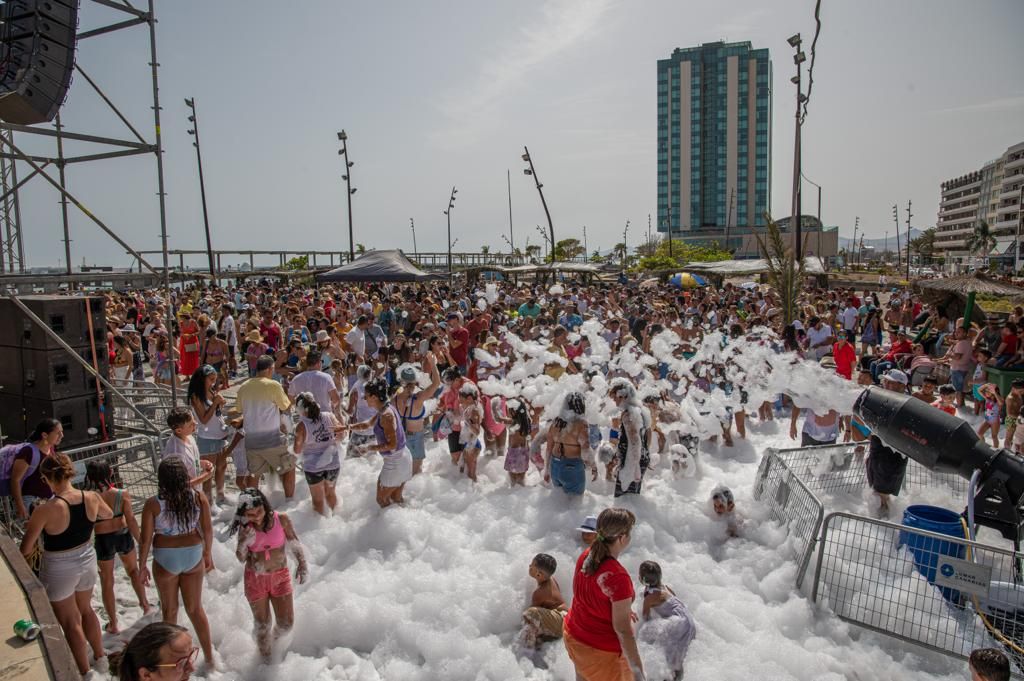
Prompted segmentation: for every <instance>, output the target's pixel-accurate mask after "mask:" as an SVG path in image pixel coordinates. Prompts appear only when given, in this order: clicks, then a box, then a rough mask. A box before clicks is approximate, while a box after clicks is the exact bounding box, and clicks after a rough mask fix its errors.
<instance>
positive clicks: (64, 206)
mask: <svg viewBox="0 0 1024 681" xmlns="http://www.w3.org/2000/svg"><path fill="white" fill-rule="evenodd" d="M54 123H55V126H56V128H57V171H58V175H57V176H58V178H59V179H60V186H61V187H62V188H63V189H65V190H66V189H67V187H68V184H67V177H66V176H65V174H64V167H65V166H66V165H67V162H66V161H65V160H64V136H63V135H61V134H60V131H61V129H62V128H63V127H64V126H63V125H61V122H60V114H59V113H58V114H57V118H56V120H55V121H54ZM60 216H61V221H62V222H63V224H64V260H66V261H67V267H66V268H65V272H67V274H68V275H69V276H70V275H71V233H70V227H69V222H68V197H67V195H66V194H63V193H62V194H61V195H60ZM68 288H69V289H73V288H74V284H72V283H71V282H68Z"/></svg>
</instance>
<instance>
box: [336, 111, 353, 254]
mask: <svg viewBox="0 0 1024 681" xmlns="http://www.w3.org/2000/svg"><path fill="white" fill-rule="evenodd" d="M338 139H339V140H340V141H341V149H339V150H338V155H339V156H341V157H342V158H344V159H345V174H344V175H342V176H341V178H342V179H343V180H345V198H346V199H347V200H348V261H349V262H352V261H353V260H355V259H356V242H355V238H354V237H353V235H352V195H353V194H355V193H356V190H355V188H354V187H353V186H352V166H354V165H355V163H354V162H352V161H350V160H348V135H347V134H346V133H345V131H344V130H342V131H341V132H339V133H338Z"/></svg>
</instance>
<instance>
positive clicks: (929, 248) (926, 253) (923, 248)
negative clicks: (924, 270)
mask: <svg viewBox="0 0 1024 681" xmlns="http://www.w3.org/2000/svg"><path fill="white" fill-rule="evenodd" d="M910 250H911V251H913V252H914V253H917V258H918V262H919V264H922V265H923V264H924V262H925V260H926V259H930V258H931V257H932V253H934V252H935V229H934V228H931V229H926V230H925V231H924V232H922V233H921V236H919V237H917V238H916V239H912V240H911V241H910Z"/></svg>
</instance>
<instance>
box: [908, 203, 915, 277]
mask: <svg viewBox="0 0 1024 681" xmlns="http://www.w3.org/2000/svg"><path fill="white" fill-rule="evenodd" d="M912 203H913V201H912V200H911V199H907V285H908V286H909V282H910V218H912V217H914V214H913V213H911V212H910V206H911V204H912Z"/></svg>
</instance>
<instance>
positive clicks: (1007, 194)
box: [935, 142, 1024, 269]
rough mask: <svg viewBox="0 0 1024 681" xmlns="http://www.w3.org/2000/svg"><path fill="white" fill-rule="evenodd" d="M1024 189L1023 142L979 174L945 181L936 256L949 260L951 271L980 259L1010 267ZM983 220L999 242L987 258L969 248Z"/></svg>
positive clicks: (1019, 223)
mask: <svg viewBox="0 0 1024 681" xmlns="http://www.w3.org/2000/svg"><path fill="white" fill-rule="evenodd" d="M1022 188H1024V142H1021V143H1019V144H1015V145H1013V146H1012V147H1010V148H1009V149H1007V150H1006V151H1005V152H1003V154H1002V156H1000V157H999V158H997V159H995V160H994V161H989V162H988V163H986V164H985V165H984V166H982V167H981V169H980V170H972V171H970V172H968V173H966V174H964V175H961V176H960V177H956V178H953V179H951V180H946V181H945V182H943V183H942V185H941V191H942V197H941V201H940V203H939V215H938V221H937V223H936V225H935V255H936V256H939V257H943V258H945V259H946V264H947V265H949V266H950V269H955V268H956V266H957V265H964V264H970V263H972V262H974V261H975V259H978V258H980V259H985V260H987V259H989V258H999V259H1003V260H1005V261H1006V264H1010V263H1012V261H1013V244H1014V242H1016V241H1017V232H1018V229H1020V227H1021V206H1022V202H1021V199H1022ZM982 221H984V222H985V223H986V224H987V225H988V227H989V230H990V231H991V233H992V235H993V236H994V237H995V238H996V241H995V248H993V249H992V250H991V251H989V252H988V253H979V252H977V249H976V248H972V247H971V246H972V244H971V236H972V235H973V234H974V231H975V229H976V228H977V227H978V225H979V224H980V223H981V222H982ZM1022 252H1024V250H1022Z"/></svg>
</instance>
